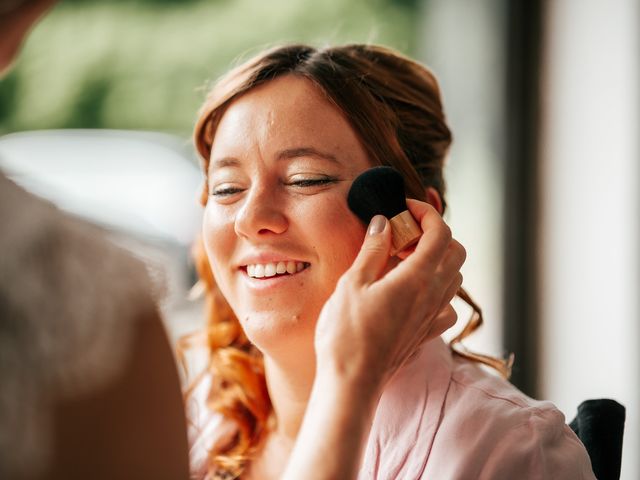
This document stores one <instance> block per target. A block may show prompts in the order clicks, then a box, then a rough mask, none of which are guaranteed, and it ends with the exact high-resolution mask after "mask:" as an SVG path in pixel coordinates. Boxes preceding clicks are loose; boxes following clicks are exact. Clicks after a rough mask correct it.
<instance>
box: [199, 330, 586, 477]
mask: <svg viewBox="0 0 640 480" xmlns="http://www.w3.org/2000/svg"><path fill="white" fill-rule="evenodd" d="M209 386H210V383H209V382H208V381H206V380H205V381H204V382H203V383H202V384H201V385H199V387H198V389H197V391H196V392H194V395H193V397H192V399H191V402H190V403H189V405H188V406H187V407H188V409H189V410H190V418H192V419H194V420H195V425H193V426H192V427H191V429H190V432H189V433H190V435H189V436H190V443H191V468H192V478H197V479H202V478H204V477H205V475H206V463H207V462H206V459H207V452H208V450H209V449H210V448H211V447H212V445H214V444H215V443H217V442H221V441H226V440H228V439H229V438H231V436H232V435H233V432H234V429H233V425H232V424H230V422H225V421H223V420H222V417H221V416H220V415H219V414H217V413H213V412H211V411H209V410H208V409H207V408H206V406H205V404H206V396H207V392H208V390H209ZM225 439H226V440H225ZM365 479H366V480H418V479H429V480H476V479H478V480H482V479H494V480H499V479H505V480H507V479H508V480H515V479H517V480H520V479H534V480H535V479H562V480H564V479H566V480H581V479H595V476H594V475H593V473H592V471H591V462H590V460H589V457H588V455H587V452H586V450H585V448H584V446H583V445H582V444H581V443H580V440H578V438H577V437H576V436H575V434H574V433H573V431H572V430H571V429H570V428H569V427H568V426H567V425H565V418H564V416H563V414H562V413H561V412H560V411H559V410H558V409H556V408H555V407H554V406H553V404H551V403H550V402H541V401H536V400H532V399H530V398H528V397H527V396H525V395H524V394H523V393H522V392H520V391H518V390H517V389H516V388H515V387H513V386H512V385H511V384H510V383H508V382H506V381H504V380H502V379H501V378H500V377H498V376H497V375H494V374H493V373H490V372H488V371H486V370H484V369H483V368H482V367H480V366H479V365H477V364H476V363H473V362H469V361H466V360H464V359H462V358H459V357H457V356H454V355H453V354H452V353H451V350H450V349H449V347H448V346H447V345H446V344H445V343H444V342H443V341H442V340H441V339H439V338H438V339H436V340H433V341H431V342H429V343H428V344H426V345H425V346H424V347H423V348H422V350H421V351H420V352H419V354H418V355H417V356H416V357H415V358H413V359H412V361H410V362H409V363H407V364H406V365H404V366H403V367H402V368H401V369H400V370H399V371H398V373H397V374H396V375H395V376H394V377H393V379H392V380H391V381H390V383H389V385H388V386H387V388H386V389H385V391H384V393H383V395H382V398H381V399H380V404H379V405H378V409H377V411H376V415H375V418H374V421H373V425H372V427H371V432H370V434H369V439H368V443H367V446H366V450H365V453H364V460H363V464H362V467H361V469H360V473H359V475H358V480H365Z"/></svg>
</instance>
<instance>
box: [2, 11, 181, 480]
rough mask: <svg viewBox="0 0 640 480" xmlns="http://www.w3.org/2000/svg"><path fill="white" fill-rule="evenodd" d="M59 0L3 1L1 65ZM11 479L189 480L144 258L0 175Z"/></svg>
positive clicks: (6, 462)
mask: <svg viewBox="0 0 640 480" xmlns="http://www.w3.org/2000/svg"><path fill="white" fill-rule="evenodd" d="M54 3H55V2H54V1H53V0H21V1H16V0H13V1H6V0H3V1H2V2H1V3H0V71H2V72H6V71H7V70H8V68H9V66H10V64H11V63H12V62H13V60H14V58H15V56H16V54H17V52H18V51H19V47H20V44H21V43H22V41H23V39H24V36H25V35H26V34H27V32H28V31H29V29H30V28H31V27H32V25H33V24H34V23H35V22H36V21H37V20H38V18H40V17H41V16H42V15H43V14H44V12H45V11H46V10H47V9H48V8H50V7H51V6H52V5H53V4H54ZM0 225H2V229H1V231H0V478H2V479H7V480H23V479H24V480H26V479H30V480H34V479H65V480H67V479H75V478H78V479H105V480H107V479H115V478H154V479H171V480H173V479H181V478H182V479H184V478H187V477H188V461H187V437H186V425H185V423H184V417H183V413H182V411H183V407H182V397H181V392H180V387H179V380H178V376H177V372H176V370H175V364H174V361H173V356H172V354H171V349H170V346H169V343H168V340H167V337H166V334H165V331H164V328H163V325H162V323H161V320H160V317H159V314H158V310H157V308H156V305H155V303H154V300H153V298H152V295H151V285H150V282H149V279H148V276H147V273H146V269H145V267H144V265H143V264H142V263H141V262H139V261H137V260H135V259H133V258H132V257H131V256H130V255H129V254H127V253H125V252H124V251H122V250H121V249H119V248H117V247H116V246H115V245H113V244H112V243H111V242H109V241H108V240H106V239H105V232H103V231H101V230H100V229H98V228H97V227H94V226H91V225H89V224H87V223H85V222H83V221H81V220H79V219H77V218H72V217H70V216H68V215H65V214H63V213H61V212H60V211H59V210H57V209H56V208H55V207H54V206H53V205H51V204H49V203H47V202H45V201H43V200H41V199H38V198H36V197H34V196H32V195H30V194H29V193H27V192H25V191H24V190H22V189H21V188H20V187H18V186H17V185H15V184H14V183H13V182H11V181H10V180H9V179H8V178H7V177H6V176H5V175H4V174H3V173H2V172H0Z"/></svg>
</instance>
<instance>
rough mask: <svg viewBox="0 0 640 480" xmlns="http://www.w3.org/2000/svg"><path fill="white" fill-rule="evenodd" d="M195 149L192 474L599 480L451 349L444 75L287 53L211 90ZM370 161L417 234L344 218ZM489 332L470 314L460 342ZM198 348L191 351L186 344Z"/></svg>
mask: <svg viewBox="0 0 640 480" xmlns="http://www.w3.org/2000/svg"><path fill="white" fill-rule="evenodd" d="M195 141H196V145H197V148H198V150H199V152H200V154H201V156H202V160H203V166H204V171H205V173H206V176H207V187H206V189H205V191H204V192H203V195H202V203H203V204H204V205H205V215H204V223H203V230H202V239H201V242H200V243H199V244H198V245H197V246H196V260H197V264H198V269H199V273H200V276H201V280H202V281H203V283H204V284H205V285H206V290H207V308H208V312H207V314H208V326H207V332H206V341H207V343H208V347H209V365H208V368H207V370H206V371H205V372H204V374H203V375H202V376H201V377H200V378H199V380H198V381H197V382H196V383H195V384H194V386H193V388H192V389H190V390H189V391H188V392H187V398H188V401H189V414H190V415H191V416H192V424H193V429H192V432H191V442H192V448H191V461H192V469H193V473H194V475H195V476H196V477H197V478H242V479H245V480H246V479H256V478H260V479H271V478H285V479H293V478H316V479H330V478H356V477H357V478H359V479H365V478H380V479H382V478H384V479H399V478H402V479H415V478H426V477H428V478H451V479H456V478H460V479H462V478H531V476H532V475H533V473H534V472H537V474H539V475H540V476H541V477H546V476H554V478H572V479H576V478H593V476H592V474H591V471H590V466H589V459H588V457H587V455H586V452H585V450H584V448H583V447H582V445H581V444H580V443H579V441H578V440H577V438H576V437H575V435H574V434H573V432H572V431H571V430H570V429H569V428H568V427H567V426H566V425H565V424H564V418H563V417H562V414H561V413H560V412H558V411H557V410H556V409H555V407H553V405H551V404H549V403H547V402H537V401H534V400H532V399H530V398H527V397H526V396H524V395H523V394H522V393H521V392H518V391H517V390H516V389H515V388H514V387H512V386H511V385H510V384H508V382H506V381H505V380H503V379H502V378H500V377H498V376H497V375H494V374H491V373H489V372H487V371H485V370H483V369H482V368H480V367H479V364H480V363H484V364H487V365H491V366H493V367H495V368H496V369H497V370H498V372H500V373H501V374H502V375H503V376H505V377H506V376H508V372H509V368H510V364H509V363H508V362H503V361H501V360H497V359H493V358H490V357H486V356H482V355H477V354H472V353H470V352H466V351H464V350H461V349H459V348H455V349H454V348H453V346H452V347H448V346H446V345H445V344H444V342H443V341H442V340H441V339H440V337H439V335H440V334H441V333H442V332H443V331H445V330H446V329H448V328H449V327H451V326H452V324H453V323H454V322H455V319H456V315H455V312H454V310H453V309H452V307H451V305H450V301H451V300H452V298H453V297H454V296H455V295H456V294H458V295H459V296H460V297H461V298H462V299H464V300H466V301H468V302H470V304H471V305H472V306H474V307H475V304H474V303H473V302H472V301H471V300H470V298H469V296H468V295H467V294H466V293H465V292H464V290H463V289H462V288H461V283H462V276H461V275H460V273H459V270H460V267H461V265H462V263H463V262H464V258H465V252H464V249H463V248H462V246H461V245H460V244H459V243H458V242H457V241H455V240H454V239H452V236H451V231H450V229H449V228H448V227H447V226H446V225H445V224H444V222H443V220H442V217H441V215H442V213H443V211H444V208H445V202H444V193H445V188H444V180H443V177H442V169H443V164H444V160H445V156H446V152H447V149H448V147H449V144H450V142H451V134H450V132H449V129H448V127H447V125H446V123H445V119H444V113H443V111H442V105H441V102H440V94H439V90H438V86H437V82H436V80H435V78H434V76H433V75H432V74H431V72H429V71H428V70H427V69H426V68H424V67H423V66H421V65H419V64H417V63H416V62H413V61H412V60H410V59H408V58H406V57H403V56H401V55H399V54H397V53H395V52H393V51H391V50H389V49H386V48H383V47H375V46H368V45H348V46H343V47H333V48H326V49H315V48H312V47H308V46H304V45H293V46H287V47H281V48H276V49H273V50H270V51H267V52H265V53H264V54H262V55H259V56H258V57H256V58H255V59H253V60H250V61H248V62H247V63H245V64H243V65H241V66H239V67H237V68H236V69H235V70H233V71H231V72H230V73H229V74H228V75H227V76H226V77H225V78H223V79H222V80H220V82H219V83H218V84H217V85H216V86H215V87H214V89H213V90H212V92H211V93H210V95H209V97H208V99H207V102H206V103H205V105H204V107H203V108H202V110H201V114H200V118H199V121H198V123H197V125H196V129H195ZM376 165H391V166H393V167H394V168H396V169H397V170H398V171H399V172H400V173H401V174H402V176H403V178H404V181H405V184H406V187H407V194H408V196H409V197H410V198H411V199H412V200H409V201H408V203H407V206H408V208H409V210H410V212H411V214H412V215H413V216H414V217H415V219H416V220H417V221H418V223H420V225H421V227H422V230H423V231H424V234H423V235H422V237H421V238H420V240H419V242H418V244H417V246H416V247H415V250H413V251H405V252H400V253H399V254H398V255H397V256H396V257H390V255H389V252H390V249H391V239H390V228H389V227H388V226H387V223H388V222H387V221H386V219H384V217H380V216H377V217H374V219H373V220H372V222H371V224H370V225H369V228H368V229H367V228H366V226H365V225H363V224H362V223H361V222H360V221H359V220H358V218H357V217H356V216H355V215H354V214H353V213H352V212H351V211H350V210H349V208H348V206H347V201H346V198H347V194H348V191H349V188H350V186H351V184H352V182H353V180H354V179H355V178H356V177H357V176H358V175H359V174H360V173H362V172H363V171H364V170H366V169H368V168H370V167H373V166H376ZM480 322H481V316H480V314H479V311H476V313H475V315H474V317H473V318H472V320H471V322H470V323H469V325H468V326H467V327H466V328H465V329H464V330H463V333H462V334H461V336H459V337H458V338H456V339H455V340H454V345H455V344H456V343H457V342H459V340H460V339H461V338H463V337H464V336H466V335H468V334H469V333H471V332H472V331H473V330H474V329H475V328H476V327H477V326H478V325H479V323H480ZM188 344H189V341H188V340H186V341H185V342H184V345H185V346H187V345H188Z"/></svg>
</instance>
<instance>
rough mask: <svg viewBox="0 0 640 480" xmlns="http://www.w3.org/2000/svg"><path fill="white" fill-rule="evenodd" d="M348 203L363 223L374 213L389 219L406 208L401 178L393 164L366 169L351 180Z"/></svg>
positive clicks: (367, 221) (369, 219)
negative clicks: (391, 165)
mask: <svg viewBox="0 0 640 480" xmlns="http://www.w3.org/2000/svg"><path fill="white" fill-rule="evenodd" d="M347 203H348V205H349V208H350V209H351V211H352V212H353V213H355V214H356V215H357V216H358V218H360V220H362V221H363V222H364V223H365V225H368V224H369V222H370V221H371V219H372V218H373V217H374V216H375V215H384V216H385V217H387V218H389V219H391V218H393V217H395V216H396V215H398V214H399V213H401V212H404V211H405V210H406V209H407V202H406V199H405V192H404V179H403V178H402V175H401V174H400V172H398V171H397V170H396V169H395V168H392V167H373V168H370V169H369V170H365V171H364V172H363V173H361V174H360V175H358V177H356V179H355V180H354V181H353V184H352V185H351V189H350V190H349V195H348V196H347Z"/></svg>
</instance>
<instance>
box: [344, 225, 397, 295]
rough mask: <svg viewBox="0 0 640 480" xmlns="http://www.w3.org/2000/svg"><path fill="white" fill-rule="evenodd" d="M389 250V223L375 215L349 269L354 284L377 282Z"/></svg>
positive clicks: (387, 258)
mask: <svg viewBox="0 0 640 480" xmlns="http://www.w3.org/2000/svg"><path fill="white" fill-rule="evenodd" d="M390 250H391V227H390V225H389V221H388V220H387V219H386V218H385V217H384V216H382V215H376V216H375V217H373V218H372V219H371V222H370V223H369V228H368V229H367V235H366V236H365V239H364V242H363V244H362V247H361V248H360V252H359V253H358V256H357V257H356V259H355V260H354V262H353V265H352V266H351V268H350V269H349V270H350V273H351V274H352V275H353V276H354V278H355V279H356V282H358V283H360V284H363V285H367V284H370V283H373V282H375V281H376V280H378V279H379V278H380V276H381V275H382V273H383V272H384V269H385V267H386V265H387V261H388V260H389V252H390Z"/></svg>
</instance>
